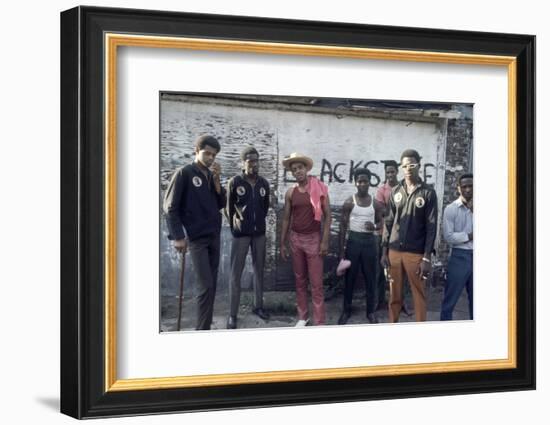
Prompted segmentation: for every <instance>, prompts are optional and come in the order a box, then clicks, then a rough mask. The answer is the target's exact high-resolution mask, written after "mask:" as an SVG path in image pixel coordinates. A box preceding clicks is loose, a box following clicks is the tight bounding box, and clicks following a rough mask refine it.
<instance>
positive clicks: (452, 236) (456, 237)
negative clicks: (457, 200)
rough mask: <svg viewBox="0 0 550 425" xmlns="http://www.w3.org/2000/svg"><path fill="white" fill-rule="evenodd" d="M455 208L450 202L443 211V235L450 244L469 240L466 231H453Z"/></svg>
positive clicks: (458, 243)
mask: <svg viewBox="0 0 550 425" xmlns="http://www.w3.org/2000/svg"><path fill="white" fill-rule="evenodd" d="M457 212H458V211H457V208H456V207H455V206H454V205H453V204H451V205H449V206H447V208H445V210H444V211H443V237H444V238H445V241H447V243H448V244H449V245H451V246H454V245H461V244H463V243H466V242H468V241H469V238H468V234H467V233H466V232H455V219H456V215H457Z"/></svg>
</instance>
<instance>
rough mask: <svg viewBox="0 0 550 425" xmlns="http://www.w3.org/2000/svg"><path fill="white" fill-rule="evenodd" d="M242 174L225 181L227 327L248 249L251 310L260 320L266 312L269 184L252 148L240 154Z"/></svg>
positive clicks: (235, 305) (265, 317) (234, 316)
mask: <svg viewBox="0 0 550 425" xmlns="http://www.w3.org/2000/svg"><path fill="white" fill-rule="evenodd" d="M241 160H242V174H239V175H237V176H234V177H232V178H231V179H230V180H229V181H228V183H227V206H226V215H227V219H228V221H229V226H230V227H231V233H232V234H233V241H232V244H231V281H230V284H229V300H230V312H229V317H228V319H227V329H235V328H236V327H237V313H238V311H239V302H240V296H241V276H242V273H243V268H244V264H245V260H246V256H247V254H248V250H249V248H250V252H251V256H252V265H253V267H254V310H253V313H254V314H256V315H257V316H258V317H260V318H261V319H263V320H268V319H269V313H268V312H267V311H265V310H264V308H263V285H264V265H265V227H266V226H265V219H266V216H267V212H268V210H269V193H270V191H269V183H268V181H267V180H266V179H265V178H263V177H262V176H260V175H259V174H258V173H259V169H260V154H259V153H258V151H257V150H256V149H255V148H254V147H251V146H250V147H247V148H245V149H244V150H243V151H242V153H241Z"/></svg>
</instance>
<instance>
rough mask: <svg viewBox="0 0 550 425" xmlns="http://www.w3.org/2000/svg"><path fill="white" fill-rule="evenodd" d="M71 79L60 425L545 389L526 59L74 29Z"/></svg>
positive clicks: (392, 42) (370, 40) (281, 32)
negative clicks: (539, 356) (538, 368)
mask: <svg viewBox="0 0 550 425" xmlns="http://www.w3.org/2000/svg"><path fill="white" fill-rule="evenodd" d="M61 59H62V60H61V71H62V75H61V80H62V84H61V104H62V111H61V112H62V125H61V162H62V170H61V190H62V209H61V210H62V230H61V242H62V243H61V245H62V281H61V306H62V310H61V324H62V326H61V331H62V334H61V355H62V358H61V362H62V363H61V364H62V371H61V411H62V412H63V413H65V414H68V415H70V416H73V417H76V418H92V417H105V416H120V415H137V414H149V413H151V414H152V413H162V412H185V411H199V410H211V409H230V408H243V407H259V406H275V405H292V404H311V403H329V402H342V401H354V400H369V399H383V398H400V397H411V396H435V395H446V394H464V393H476V392H488V391H505V390H506V391H509V390H527V389H534V388H535V219H534V214H535V189H534V188H535V172H534V164H535V140H534V122H535V108H534V104H535V103H534V83H535V78H534V69H535V68H534V64H535V38H534V36H529V35H518V34H495V33H474V32H464V31H449V30H437V29H418V28H403V27H387V26H368V25H355V24H342V23H332V22H312V21H292V20H280V19H265V18H251V17H238V16H219V15H202V14H185V13H173V12H160V11H144V10H130V9H107V8H94V7H78V8H75V9H71V10H68V11H65V12H63V13H62V14H61ZM474 178H475V183H473V180H474ZM474 188H475V192H474V191H473V189H474ZM474 202H475V214H474V208H473V203H474ZM453 226H456V228H454V227H453ZM474 241H475V249H474ZM457 281H460V282H461V283H460V285H458V286H457V288H458V289H456V288H455V286H453V285H455V283H456V282H457ZM407 288H410V289H409V291H410V293H408V292H407ZM453 288H455V289H456V290H453ZM474 294H475V297H474Z"/></svg>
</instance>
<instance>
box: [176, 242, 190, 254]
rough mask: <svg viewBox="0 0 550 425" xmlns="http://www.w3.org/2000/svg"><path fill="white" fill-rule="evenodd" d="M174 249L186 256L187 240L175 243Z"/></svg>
mask: <svg viewBox="0 0 550 425" xmlns="http://www.w3.org/2000/svg"><path fill="white" fill-rule="evenodd" d="M174 248H176V251H178V252H181V253H183V254H185V253H186V252H187V239H178V240H177V241H174Z"/></svg>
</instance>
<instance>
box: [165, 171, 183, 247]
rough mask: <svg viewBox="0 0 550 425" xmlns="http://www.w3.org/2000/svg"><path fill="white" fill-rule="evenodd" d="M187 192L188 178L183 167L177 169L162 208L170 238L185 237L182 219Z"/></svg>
mask: <svg viewBox="0 0 550 425" xmlns="http://www.w3.org/2000/svg"><path fill="white" fill-rule="evenodd" d="M186 192H187V178H186V175H185V173H184V172H183V169H179V170H177V171H176V172H175V173H174V174H173V175H172V179H171V180H170V184H169V185H168V188H167V189H166V193H165V194H164V202H163V205H162V209H163V212H164V217H165V219H166V225H167V227H168V239H171V240H179V239H185V229H184V227H183V223H182V221H181V216H180V214H181V210H182V209H183V201H184V199H185V194H186Z"/></svg>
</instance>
